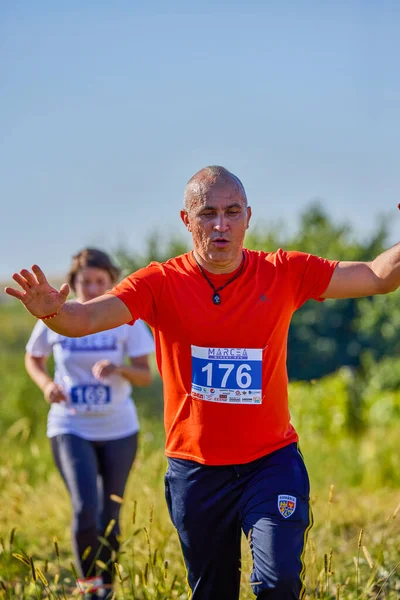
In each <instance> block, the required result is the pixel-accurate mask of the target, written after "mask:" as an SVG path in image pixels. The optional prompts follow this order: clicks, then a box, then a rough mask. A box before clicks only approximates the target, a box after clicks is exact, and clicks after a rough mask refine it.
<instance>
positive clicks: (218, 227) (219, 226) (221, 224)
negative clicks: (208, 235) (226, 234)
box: [214, 215, 228, 232]
mask: <svg viewBox="0 0 400 600" xmlns="http://www.w3.org/2000/svg"><path fill="white" fill-rule="evenodd" d="M214 229H215V231H221V232H222V231H226V230H227V229H228V220H227V219H226V217H225V215H218V216H217V217H216V218H215V221H214Z"/></svg>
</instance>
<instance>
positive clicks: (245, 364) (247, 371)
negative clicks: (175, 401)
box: [191, 346, 262, 404]
mask: <svg viewBox="0 0 400 600" xmlns="http://www.w3.org/2000/svg"><path fill="white" fill-rule="evenodd" d="M191 348H192V390H191V396H192V398H196V399H197V400H206V401H209V402H223V403H228V404H261V402H262V395H261V381H262V350H259V349H254V348H203V347H201V346H192V347H191Z"/></svg>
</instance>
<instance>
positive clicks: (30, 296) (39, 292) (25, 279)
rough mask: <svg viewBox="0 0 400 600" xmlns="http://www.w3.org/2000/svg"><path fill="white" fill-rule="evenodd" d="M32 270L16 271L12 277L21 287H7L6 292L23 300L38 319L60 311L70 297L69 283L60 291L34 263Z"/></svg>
mask: <svg viewBox="0 0 400 600" xmlns="http://www.w3.org/2000/svg"><path fill="white" fill-rule="evenodd" d="M32 271H33V273H31V272H30V271H28V270H27V269H22V271H20V272H19V273H14V275H13V276H12V277H13V279H14V281H15V282H16V283H18V285H19V286H20V288H21V289H15V288H11V287H6V288H5V292H6V294H8V295H9V296H14V298H18V300H21V302H22V304H23V305H24V306H25V308H26V309H27V310H28V311H29V312H30V313H31V314H32V315H33V316H34V317H37V318H38V319H41V318H43V317H47V316H48V315H53V314H55V313H58V312H59V311H60V310H61V308H62V306H63V305H64V303H65V301H66V299H67V297H68V294H69V285H68V284H67V283H64V284H63V285H62V286H61V288H60V291H59V292H58V291H57V290H56V289H55V288H53V287H51V285H50V284H49V282H48V281H47V279H46V277H45V275H44V273H43V271H42V270H41V269H40V268H39V267H38V266H37V265H33V267H32ZM21 290H22V291H21Z"/></svg>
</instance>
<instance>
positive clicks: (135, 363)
mask: <svg viewBox="0 0 400 600" xmlns="http://www.w3.org/2000/svg"><path fill="white" fill-rule="evenodd" d="M129 362H130V364H129V365H127V364H123V365H114V364H113V363H111V362H110V361H109V360H106V359H104V360H99V361H98V362H97V363H96V364H95V365H94V367H93V369H92V372H93V375H94V376H95V377H96V378H97V379H104V378H106V377H108V376H109V375H120V376H121V377H124V379H126V380H127V381H129V383H132V384H133V385H136V386H140V387H145V386H147V385H150V383H151V381H152V379H153V377H152V373H151V369H150V365H149V357H148V354H145V355H143V356H137V357H135V358H132V357H130V358H129Z"/></svg>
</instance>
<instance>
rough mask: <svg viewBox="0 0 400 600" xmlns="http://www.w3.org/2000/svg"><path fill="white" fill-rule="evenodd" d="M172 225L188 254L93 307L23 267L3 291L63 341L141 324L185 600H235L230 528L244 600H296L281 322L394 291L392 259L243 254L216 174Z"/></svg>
mask: <svg viewBox="0 0 400 600" xmlns="http://www.w3.org/2000/svg"><path fill="white" fill-rule="evenodd" d="M181 218H182V220H183V222H184V224H185V226H186V227H187V229H188V231H189V232H190V233H191V234H192V239H193V251H192V252H189V253H187V254H184V255H183V256H179V257H177V258H174V259H171V260H169V261H167V262H166V263H163V264H159V263H152V264H151V265H149V266H148V267H146V268H145V269H141V270H139V271H137V272H136V273H134V274H132V275H130V276H129V277H127V278H126V279H125V280H124V281H123V282H122V283H121V284H119V285H117V286H116V287H115V288H114V289H113V290H111V292H109V293H107V294H105V295H104V296H102V297H100V298H96V299H95V300H92V301H89V302H86V303H84V304H78V303H69V302H66V298H67V296H68V292H69V289H68V286H67V285H66V284H64V285H63V286H62V287H61V289H60V291H59V292H57V290H55V289H54V288H52V287H51V286H50V285H49V284H48V282H47V280H46V278H45V276H44V274H43V272H42V271H41V270H40V269H39V267H38V266H36V265H35V266H34V267H32V270H33V273H31V272H30V271H27V270H26V269H23V270H22V271H21V272H20V273H19V274H14V275H13V278H14V280H15V281H16V282H17V283H18V284H19V285H20V287H21V288H22V290H17V289H13V288H6V292H7V293H9V294H10V295H12V296H14V297H16V298H18V299H20V300H21V301H22V302H23V303H24V305H25V306H26V308H27V309H28V310H29V311H30V312H31V313H32V314H33V315H35V316H37V317H38V318H41V319H45V320H46V323H47V324H48V325H49V327H50V328H51V329H53V330H54V331H57V332H58V333H61V334H63V335H68V336H71V337H74V336H83V335H88V334H89V333H94V332H96V331H101V330H104V329H110V328H113V327H117V326H118V325H121V324H123V323H127V322H131V323H132V322H134V321H135V320H136V319H138V318H141V319H144V320H145V321H147V322H148V323H149V324H150V326H151V327H152V329H153V332H154V336H155V341H156V352H157V363H158V368H159V371H160V374H161V377H162V379H163V382H164V398H165V430H166V454H167V457H168V470H167V474H166V477H165V488H166V499H167V504H168V508H169V511H170V515H171V519H172V522H173V523H174V525H175V527H176V528H177V531H178V535H179V539H180V542H181V546H182V551H183V555H184V559H185V563H186V567H187V570H188V582H189V585H190V588H191V591H192V594H193V595H192V598H193V600H214V599H215V600H217V599H218V600H235V599H238V597H239V586H240V537H241V531H242V530H243V531H244V533H245V534H246V536H247V537H248V539H249V540H250V545H251V548H252V554H253V573H252V576H251V581H252V586H253V590H254V593H255V594H256V596H257V598H259V599H263V600H289V599H290V600H294V599H299V598H303V597H304V594H305V587H304V564H303V556H304V549H305V542H306V537H307V532H308V530H309V528H310V527H311V524H312V517H311V511H310V507H309V481H308V475H307V471H306V468H305V465H304V462H303V459H302V456H301V454H300V453H299V451H298V447H297V440H298V438H297V434H296V432H295V430H294V428H293V426H292V425H291V423H290V414H289V409H288V401H287V374H286V344H287V333H288V328H289V324H290V319H291V317H292V314H293V312H294V311H295V310H296V309H298V308H299V307H300V306H301V305H302V304H303V303H304V302H306V301H307V300H308V299H315V300H322V299H324V298H348V297H358V296H370V295H373V294H382V293H387V292H390V291H393V290H394V289H397V287H398V286H399V285H400V250H399V247H398V246H395V247H394V248H392V249H391V250H388V251H386V252H384V253H383V254H381V255H380V256H378V257H377V258H376V259H375V260H374V261H373V262H371V263H361V262H357V263H355V262H334V261H329V260H325V259H322V258H319V257H316V256H312V255H309V254H303V253H300V252H285V251H283V250H278V251H277V252H274V253H265V252H254V251H249V250H246V249H244V248H243V241H244V236H245V232H246V230H247V228H248V225H249V221H250V218H251V208H250V207H249V206H248V204H247V198H246V194H245V191H244V188H243V186H242V184H241V182H240V180H239V179H238V178H237V177H236V176H235V175H233V174H232V173H230V172H229V171H227V170H226V169H224V168H223V167H206V168H205V169H202V170H201V171H199V172H198V173H196V175H194V176H193V177H192V179H191V180H190V181H189V182H188V184H187V186H186V190H185V203H184V208H183V209H182V211H181Z"/></svg>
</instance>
